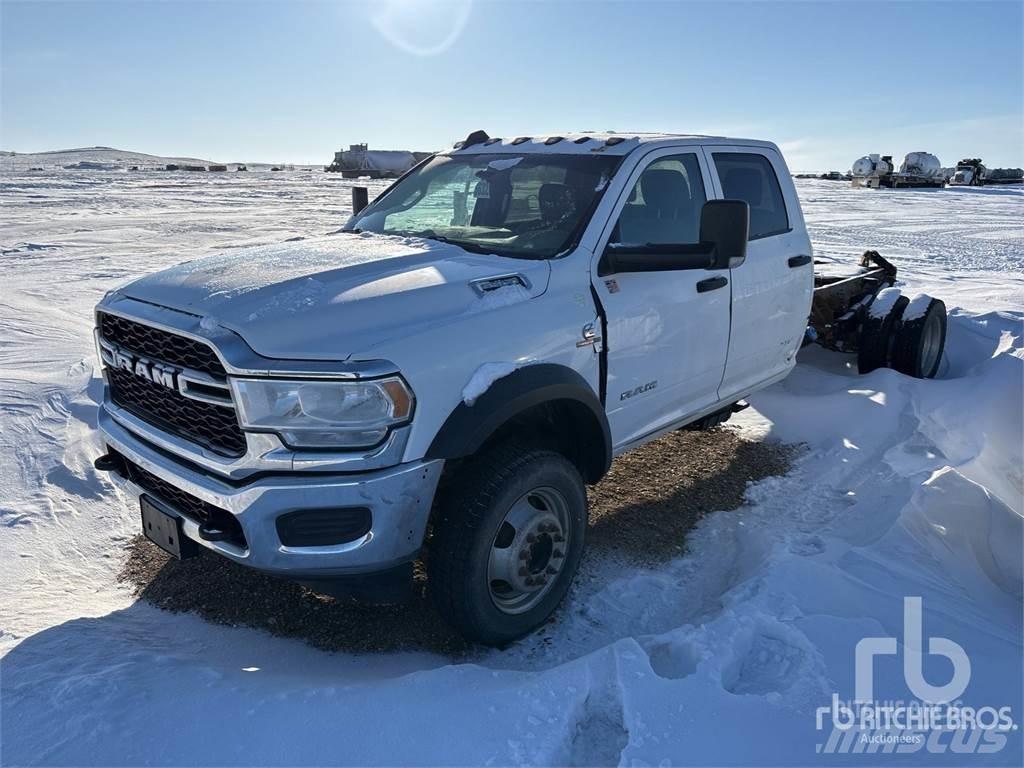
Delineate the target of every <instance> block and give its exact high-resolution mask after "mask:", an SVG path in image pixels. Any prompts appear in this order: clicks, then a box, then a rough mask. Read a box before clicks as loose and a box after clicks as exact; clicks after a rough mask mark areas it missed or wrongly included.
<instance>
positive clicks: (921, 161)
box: [900, 152, 942, 178]
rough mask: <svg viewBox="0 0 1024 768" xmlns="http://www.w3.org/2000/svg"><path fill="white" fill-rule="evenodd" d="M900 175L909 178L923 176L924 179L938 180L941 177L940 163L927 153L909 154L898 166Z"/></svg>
mask: <svg viewBox="0 0 1024 768" xmlns="http://www.w3.org/2000/svg"><path fill="white" fill-rule="evenodd" d="M900 173H903V174H907V175H909V176H924V177H925V178H938V177H940V176H942V163H940V162H939V158H937V157H936V156H935V155H932V154H929V153H928V152H911V153H910V154H908V155H907V156H906V158H904V160H903V165H901V166H900Z"/></svg>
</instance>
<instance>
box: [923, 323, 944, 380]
mask: <svg viewBox="0 0 1024 768" xmlns="http://www.w3.org/2000/svg"><path fill="white" fill-rule="evenodd" d="M941 353H942V319H941V318H940V317H939V315H938V313H937V312H933V313H931V314H930V315H928V319H927V320H925V323H924V330H923V331H922V333H921V375H922V376H928V375H930V374H931V372H932V371H934V370H935V367H936V365H938V362H939V355H940V354H941Z"/></svg>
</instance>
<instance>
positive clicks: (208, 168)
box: [206, 165, 228, 173]
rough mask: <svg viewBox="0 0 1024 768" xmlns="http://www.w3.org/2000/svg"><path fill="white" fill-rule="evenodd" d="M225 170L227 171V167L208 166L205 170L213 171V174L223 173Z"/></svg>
mask: <svg viewBox="0 0 1024 768" xmlns="http://www.w3.org/2000/svg"><path fill="white" fill-rule="evenodd" d="M227 169H228V167H227V166H226V165H208V166H206V170H208V171H215V172H218V173H223V172H224V171H226V170H227Z"/></svg>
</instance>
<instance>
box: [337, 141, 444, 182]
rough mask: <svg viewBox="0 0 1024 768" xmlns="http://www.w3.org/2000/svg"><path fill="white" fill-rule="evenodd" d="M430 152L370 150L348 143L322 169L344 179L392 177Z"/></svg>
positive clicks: (367, 147) (403, 171)
mask: <svg viewBox="0 0 1024 768" xmlns="http://www.w3.org/2000/svg"><path fill="white" fill-rule="evenodd" d="M431 154H432V153H431V152H407V151H405V150H400V149H372V150H371V149H370V148H369V145H367V144H350V145H349V148H348V149H342V150H339V151H337V152H335V153H334V161H333V162H332V163H331V164H330V165H328V166H327V167H326V168H324V170H325V171H330V172H331V173H340V174H341V175H342V176H344V177H345V178H346V179H355V178H359V177H360V176H368V177H369V178H371V179H394V178H398V177H399V176H401V175H402V174H403V173H405V172H406V171H408V170H409V169H410V168H412V167H413V166H414V165H416V164H417V163H419V162H420V161H421V160H424V159H425V158H428V157H430V155H431Z"/></svg>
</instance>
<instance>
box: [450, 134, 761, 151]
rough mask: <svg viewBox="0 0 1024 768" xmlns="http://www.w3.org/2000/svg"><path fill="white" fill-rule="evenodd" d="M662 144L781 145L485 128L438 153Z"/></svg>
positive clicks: (602, 148) (625, 148) (690, 136)
mask: <svg viewBox="0 0 1024 768" xmlns="http://www.w3.org/2000/svg"><path fill="white" fill-rule="evenodd" d="M659 144H664V145H673V146H674V145H678V144H739V145H745V146H756V147H768V148H770V149H778V148H777V147H776V146H775V144H773V143H772V142H770V141H758V140H755V139H737V138H729V137H726V136H704V135H700V134H685V133H633V132H613V131H586V132H582V133H564V134H552V135H549V136H516V137H512V138H507V139H505V138H491V137H489V136H488V135H487V134H486V133H484V132H483V131H474V132H473V133H471V134H470V135H469V136H467V137H466V138H465V139H464V140H463V141H457V142H456V143H455V145H454V146H453V147H452V148H451V149H449V150H445V151H443V152H440V153H438V154H442V155H459V154H467V155H471V154H472V155H478V154H492V153H493V154H525V153H531V154H532V153H546V154H557V155H567V154H578V155H585V154H591V153H600V154H604V155H628V154H629V153H630V152H632V151H633V150H635V149H637V148H639V147H640V146H648V147H653V146H657V145H659Z"/></svg>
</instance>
